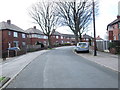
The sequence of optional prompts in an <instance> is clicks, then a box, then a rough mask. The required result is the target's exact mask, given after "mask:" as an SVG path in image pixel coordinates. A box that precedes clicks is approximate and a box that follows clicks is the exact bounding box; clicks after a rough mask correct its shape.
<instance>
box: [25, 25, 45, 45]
mask: <svg viewBox="0 0 120 90" xmlns="http://www.w3.org/2000/svg"><path fill="white" fill-rule="evenodd" d="M25 32H26V33H27V35H28V38H29V39H28V42H29V43H28V45H36V44H37V42H39V43H43V44H44V45H47V36H45V35H44V34H43V33H42V32H41V31H40V30H39V29H37V28H36V26H34V27H33V28H29V29H27V30H25Z"/></svg>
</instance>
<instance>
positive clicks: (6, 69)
mask: <svg viewBox="0 0 120 90" xmlns="http://www.w3.org/2000/svg"><path fill="white" fill-rule="evenodd" d="M47 51H48V50H42V51H37V52H33V53H27V54H24V55H22V56H18V57H14V58H8V59H7V60H6V61H3V62H1V63H0V69H1V70H0V76H5V77H10V78H11V80H12V79H14V78H15V77H16V76H17V75H18V74H19V73H20V72H21V71H22V70H23V69H24V68H25V67H26V66H27V65H29V63H31V62H32V61H33V60H34V59H35V58H37V57H38V56H39V55H41V54H43V53H45V52H47Z"/></svg>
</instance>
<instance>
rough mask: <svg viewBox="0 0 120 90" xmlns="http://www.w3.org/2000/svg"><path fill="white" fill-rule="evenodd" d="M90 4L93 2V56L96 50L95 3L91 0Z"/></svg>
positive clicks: (95, 54)
mask: <svg viewBox="0 0 120 90" xmlns="http://www.w3.org/2000/svg"><path fill="white" fill-rule="evenodd" d="M92 4H93V29H94V56H97V52H96V49H97V48H96V30H95V3H94V0H92Z"/></svg>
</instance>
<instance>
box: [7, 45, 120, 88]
mask: <svg viewBox="0 0 120 90" xmlns="http://www.w3.org/2000/svg"><path fill="white" fill-rule="evenodd" d="M72 50H73V47H61V48H58V49H53V50H50V51H48V52H46V53H44V54H42V55H40V56H39V57H37V58H36V59H35V60H34V61H33V62H31V63H30V64H29V65H28V66H27V67H26V68H25V69H24V70H23V71H22V72H21V73H20V74H19V75H18V76H17V77H16V79H14V80H13V81H12V82H11V83H10V84H9V85H8V86H7V88H118V74H117V72H114V71H112V70H110V69H107V68H105V67H102V66H100V65H98V64H95V63H94V62H91V61H88V60H86V59H84V58H82V57H80V56H78V55H76V54H75V53H73V51H72Z"/></svg>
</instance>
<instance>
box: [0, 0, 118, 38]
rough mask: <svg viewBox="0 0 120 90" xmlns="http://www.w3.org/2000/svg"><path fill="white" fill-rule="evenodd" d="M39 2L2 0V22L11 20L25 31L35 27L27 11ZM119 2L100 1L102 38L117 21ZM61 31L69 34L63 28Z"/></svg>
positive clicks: (0, 12)
mask: <svg viewBox="0 0 120 90" xmlns="http://www.w3.org/2000/svg"><path fill="white" fill-rule="evenodd" d="M37 1H39V0H0V22H2V21H7V20H8V19H10V20H11V22H12V23H13V24H15V25H17V26H19V27H20V28H22V29H24V30H26V29H28V28H30V27H33V26H34V25H35V24H34V23H32V22H33V20H32V19H31V17H30V16H29V15H28V11H27V9H28V8H29V7H30V6H31V5H32V4H33V3H35V2H37ZM118 1H120V0H100V14H99V16H98V17H97V18H96V32H97V35H100V36H101V37H102V38H103V37H104V35H105V32H106V28H107V24H109V23H110V22H112V21H113V20H115V19H116V16H117V15H118ZM91 27H92V25H91ZM38 28H39V27H38ZM59 30H60V32H63V33H67V32H66V31H65V30H62V28H60V29H59ZM91 32H92V30H91V31H89V32H88V34H89V35H91ZM68 33H69V32H68Z"/></svg>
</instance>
